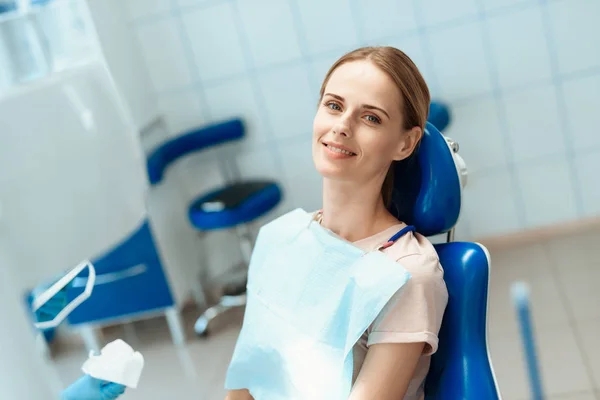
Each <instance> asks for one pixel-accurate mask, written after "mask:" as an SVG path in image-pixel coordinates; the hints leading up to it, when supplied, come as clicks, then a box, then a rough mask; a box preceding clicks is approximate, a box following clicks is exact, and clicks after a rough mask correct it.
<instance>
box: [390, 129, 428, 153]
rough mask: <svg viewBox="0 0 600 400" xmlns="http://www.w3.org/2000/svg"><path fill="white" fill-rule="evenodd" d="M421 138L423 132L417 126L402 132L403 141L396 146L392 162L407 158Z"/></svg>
mask: <svg viewBox="0 0 600 400" xmlns="http://www.w3.org/2000/svg"><path fill="white" fill-rule="evenodd" d="M421 137H423V130H422V129H421V128H420V127H419V126H415V127H412V128H411V129H410V130H408V131H406V132H404V134H403V140H401V141H400V143H399V144H398V149H397V151H396V156H395V157H394V160H395V161H400V160H404V159H405V158H408V157H409V156H410V155H411V154H412V153H413V152H414V151H415V147H417V144H418V143H419V141H420V140H421Z"/></svg>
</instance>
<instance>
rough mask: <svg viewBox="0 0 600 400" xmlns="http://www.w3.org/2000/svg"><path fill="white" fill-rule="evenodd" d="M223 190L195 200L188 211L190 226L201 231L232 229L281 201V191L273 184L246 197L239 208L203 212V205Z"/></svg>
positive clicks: (257, 216) (265, 211) (262, 213)
mask: <svg viewBox="0 0 600 400" xmlns="http://www.w3.org/2000/svg"><path fill="white" fill-rule="evenodd" d="M223 190H224V189H223V188H221V189H218V190H215V191H213V192H210V193H208V194H206V195H204V196H202V197H200V198H198V199H197V200H195V201H194V202H193V203H192V205H191V206H190V209H189V218H190V221H191V222H192V224H193V225H194V226H195V227H196V228H198V229H202V230H215V229H227V228H232V227H235V226H237V225H240V224H245V223H247V222H250V221H253V220H254V219H256V218H259V217H261V216H262V215H264V214H266V213H267V212H269V211H271V210H272V209H273V208H274V207H275V206H276V205H277V204H279V202H280V201H281V198H282V194H281V189H280V188H279V186H278V185H277V184H275V183H273V184H270V185H268V186H267V187H265V188H264V189H262V190H261V191H259V192H258V193H256V194H254V195H253V196H250V197H248V198H247V199H246V200H245V201H244V202H242V203H241V204H240V205H239V206H237V207H235V208H231V209H224V210H222V211H217V212H214V211H204V210H203V209H202V207H201V205H202V204H203V203H205V202H206V201H209V200H210V199H212V198H214V197H215V196H217V195H218V194H219V193H220V192H222V191H223Z"/></svg>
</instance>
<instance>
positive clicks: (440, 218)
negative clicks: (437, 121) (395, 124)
mask: <svg viewBox="0 0 600 400" xmlns="http://www.w3.org/2000/svg"><path fill="white" fill-rule="evenodd" d="M394 168H395V170H394V184H395V186H394V189H393V193H392V205H391V206H390V211H391V212H392V214H394V215H395V216H396V217H397V218H398V219H399V220H401V221H403V222H405V223H407V224H409V225H414V226H415V227H416V229H417V232H419V233H421V234H423V235H425V236H433V235H437V234H440V233H445V232H448V231H449V230H450V229H452V228H453V227H454V225H455V224H456V222H457V221H458V216H459V214H460V207H461V186H460V179H459V177H458V174H457V172H456V167H455V166H454V159H453V157H452V153H451V152H450V150H449V148H448V144H447V142H446V139H445V138H444V136H442V134H441V133H440V131H439V130H438V129H436V127H435V126H433V125H432V124H431V123H429V122H428V123H427V125H426V127H425V132H424V133H423V138H422V140H421V144H420V145H419V148H418V149H417V151H415V153H414V154H413V155H412V156H411V157H409V158H408V159H406V160H402V161H398V162H396V164H395V167H394Z"/></svg>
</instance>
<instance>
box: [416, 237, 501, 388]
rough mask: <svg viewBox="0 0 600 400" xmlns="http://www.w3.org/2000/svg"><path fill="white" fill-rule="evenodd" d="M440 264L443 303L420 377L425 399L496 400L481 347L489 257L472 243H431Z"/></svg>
mask: <svg viewBox="0 0 600 400" xmlns="http://www.w3.org/2000/svg"><path fill="white" fill-rule="evenodd" d="M435 248H436V250H437V253H438V256H439V258H440V262H441V264H442V266H443V267H444V281H445V282H446V286H447V288H448V295H449V300H448V306H447V307H446V312H445V314H444V319H443V321H442V328H441V330H440V333H439V349H438V351H437V352H436V353H435V354H434V355H433V356H432V358H431V367H430V370H429V374H428V375H427V380H426V382H425V399H426V400H448V399H461V400H483V399H485V400H497V399H499V398H500V397H499V391H498V386H497V382H496V379H495V377H494V373H493V370H492V366H491V362H490V360H489V354H488V351H487V338H486V308H487V299H488V280H489V259H488V255H487V251H486V250H485V249H484V248H483V247H481V246H480V245H478V244H476V243H461V242H454V243H444V244H438V245H436V246H435Z"/></svg>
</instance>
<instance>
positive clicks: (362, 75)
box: [313, 61, 414, 183]
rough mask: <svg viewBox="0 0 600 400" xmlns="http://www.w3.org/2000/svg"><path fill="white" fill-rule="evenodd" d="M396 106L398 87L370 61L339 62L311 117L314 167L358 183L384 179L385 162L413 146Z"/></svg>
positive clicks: (332, 176)
mask: <svg viewBox="0 0 600 400" xmlns="http://www.w3.org/2000/svg"><path fill="white" fill-rule="evenodd" d="M401 110H402V97H401V94H400V90H399V89H398V87H397V86H396V84H395V83H394V81H393V80H392V79H391V78H390V77H389V76H388V75H387V74H386V73H384V72H383V71H382V70H380V69H379V68H378V67H376V66H375V65H374V64H373V63H371V62H369V61H352V62H348V63H345V64H342V65H341V66H339V67H338V68H337V69H336V70H335V71H334V72H333V73H332V74H331V76H330V78H329V82H327V86H326V87H325V91H324V94H323V98H322V99H321V102H320V104H319V109H318V111H317V115H316V116H315V119H314V123H313V161H314V163H315V166H316V168H317V170H318V171H319V173H320V174H321V175H322V176H324V177H327V178H330V179H338V180H347V181H356V182H358V183H361V182H369V181H370V180H372V179H374V178H376V177H381V179H382V180H383V178H384V177H385V175H386V173H387V171H388V168H389V166H390V163H391V162H392V161H393V160H400V159H403V158H406V157H408V156H409V155H410V152H412V148H413V147H414V146H411V144H410V143H407V141H408V142H410V137H409V136H410V135H408V136H407V135H405V134H404V132H403V128H402V127H403V123H404V121H403V117H402V111H401ZM407 138H408V140H407ZM409 147H410V148H409Z"/></svg>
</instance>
